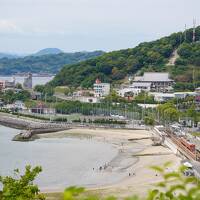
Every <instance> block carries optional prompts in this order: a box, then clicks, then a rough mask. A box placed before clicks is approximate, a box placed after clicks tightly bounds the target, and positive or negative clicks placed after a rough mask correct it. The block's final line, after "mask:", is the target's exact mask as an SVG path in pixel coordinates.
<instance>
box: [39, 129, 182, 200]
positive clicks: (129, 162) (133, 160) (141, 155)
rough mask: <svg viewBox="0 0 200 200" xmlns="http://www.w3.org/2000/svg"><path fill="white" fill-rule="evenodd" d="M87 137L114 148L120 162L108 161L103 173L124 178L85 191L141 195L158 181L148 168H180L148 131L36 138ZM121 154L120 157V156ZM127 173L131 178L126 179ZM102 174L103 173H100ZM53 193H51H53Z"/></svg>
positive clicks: (72, 132)
mask: <svg viewBox="0 0 200 200" xmlns="http://www.w3.org/2000/svg"><path fill="white" fill-rule="evenodd" d="M69 136H70V137H73V136H74V137H87V138H92V139H95V140H98V141H104V142H108V143H110V144H112V145H114V146H115V148H117V149H118V151H119V155H118V157H120V155H121V159H119V160H118V162H113V161H111V162H110V163H109V165H112V164H113V163H114V164H113V166H112V170H109V167H108V168H107V169H106V170H105V172H104V173H113V170H114V171H115V172H116V171H117V170H118V171H119V172H120V171H121V170H124V171H125V173H126V176H125V177H123V178H122V179H121V180H120V181H118V182H117V183H112V184H108V185H102V186H98V187H91V188H89V191H90V192H95V193H99V194H100V195H117V196H119V197H126V196H130V195H133V194H138V195H140V196H143V195H145V194H146V193H147V192H148V190H149V189H151V188H153V187H154V184H155V183H157V182H159V181H161V180H162V179H161V177H159V176H158V175H157V174H156V173H155V172H154V171H152V170H151V169H150V166H152V165H158V166H160V165H163V164H164V163H165V162H167V161H171V162H172V163H173V164H172V166H171V167H169V168H168V170H169V171H172V170H176V169H177V168H178V166H179V165H180V158H179V157H177V156H176V155H174V154H173V153H172V151H171V150H170V149H168V148H166V147H163V146H152V140H151V136H152V132H151V131H146V130H119V129H117V130H112V129H85V128H82V129H81V128H80V129H70V130H67V131H62V132H58V133H49V134H44V135H40V137H42V138H43V137H69ZM120 153H121V154H120ZM129 173H130V174H131V176H129ZM101 175H103V174H101ZM54 192H55V191H54Z"/></svg>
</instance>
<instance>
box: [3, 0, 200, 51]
mask: <svg viewBox="0 0 200 200" xmlns="http://www.w3.org/2000/svg"><path fill="white" fill-rule="evenodd" d="M194 17H195V18H196V19H197V23H198V24H199V23H200V0H0V52H16V53H32V52H36V51H38V50H39V49H42V48H47V47H57V48H60V49H62V50H64V51H66V52H72V51H73V52H74V51H83V50H86V51H91V50H105V51H111V50H118V49H123V48H128V47H134V46H135V45H137V44H138V43H140V42H143V41H150V40H153V39H157V38H159V37H161V36H165V35H168V34H170V33H172V32H176V31H180V30H183V29H184V24H187V26H188V27H189V26H190V27H191V26H192V20H193V18H194Z"/></svg>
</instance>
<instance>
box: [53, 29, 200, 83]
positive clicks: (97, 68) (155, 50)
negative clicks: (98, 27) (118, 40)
mask: <svg viewBox="0 0 200 200" xmlns="http://www.w3.org/2000/svg"><path fill="white" fill-rule="evenodd" d="M185 38H186V40H185ZM199 38H200V27H198V28H197V29H196V40H199ZM184 42H186V43H188V44H189V45H190V43H191V42H192V29H189V30H187V31H186V34H185V33H184V32H179V33H173V34H171V35H170V36H168V37H163V38H161V39H159V40H156V41H153V42H145V43H141V44H139V45H138V46H136V47H135V48H129V49H125V50H119V51H113V52H110V53H106V54H104V55H102V56H100V57H98V58H94V59H90V60H86V61H83V62H80V63H78V64H73V65H66V66H65V67H64V68H63V69H62V70H61V71H60V73H58V75H57V76H56V77H55V79H54V80H53V81H52V82H51V84H52V85H53V86H58V85H69V86H79V85H81V86H82V87H90V86H91V85H92V84H93V82H94V80H95V79H96V78H97V77H99V78H100V79H101V80H103V81H106V82H111V83H113V82H119V81H120V80H122V79H124V78H125V77H126V76H127V75H131V74H135V73H136V72H137V71H138V70H141V69H142V70H144V71H148V70H152V71H166V70H167V68H166V66H165V64H166V63H167V62H168V60H169V58H170V56H171V54H172V52H173V51H174V50H175V49H178V48H179V47H180V48H181V46H183V47H184V44H183V43H184ZM180 45H181V46H180ZM179 51H180V49H179ZM181 58H182V57H181ZM186 59H187V58H186Z"/></svg>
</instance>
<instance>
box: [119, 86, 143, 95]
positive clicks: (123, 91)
mask: <svg viewBox="0 0 200 200" xmlns="http://www.w3.org/2000/svg"><path fill="white" fill-rule="evenodd" d="M140 92H141V89H135V88H132V87H131V86H130V87H127V88H123V89H120V90H118V91H117V93H118V95H119V96H120V97H128V96H137V95H138V94H139V93H140Z"/></svg>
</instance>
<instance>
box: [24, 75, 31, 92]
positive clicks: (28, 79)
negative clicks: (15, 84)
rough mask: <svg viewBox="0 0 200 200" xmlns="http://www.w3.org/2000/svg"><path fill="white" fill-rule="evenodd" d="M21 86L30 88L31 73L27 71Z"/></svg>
mask: <svg viewBox="0 0 200 200" xmlns="http://www.w3.org/2000/svg"><path fill="white" fill-rule="evenodd" d="M23 87H24V88H26V89H32V74H31V73H29V74H28V77H26V78H25V79H24V83H23Z"/></svg>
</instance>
